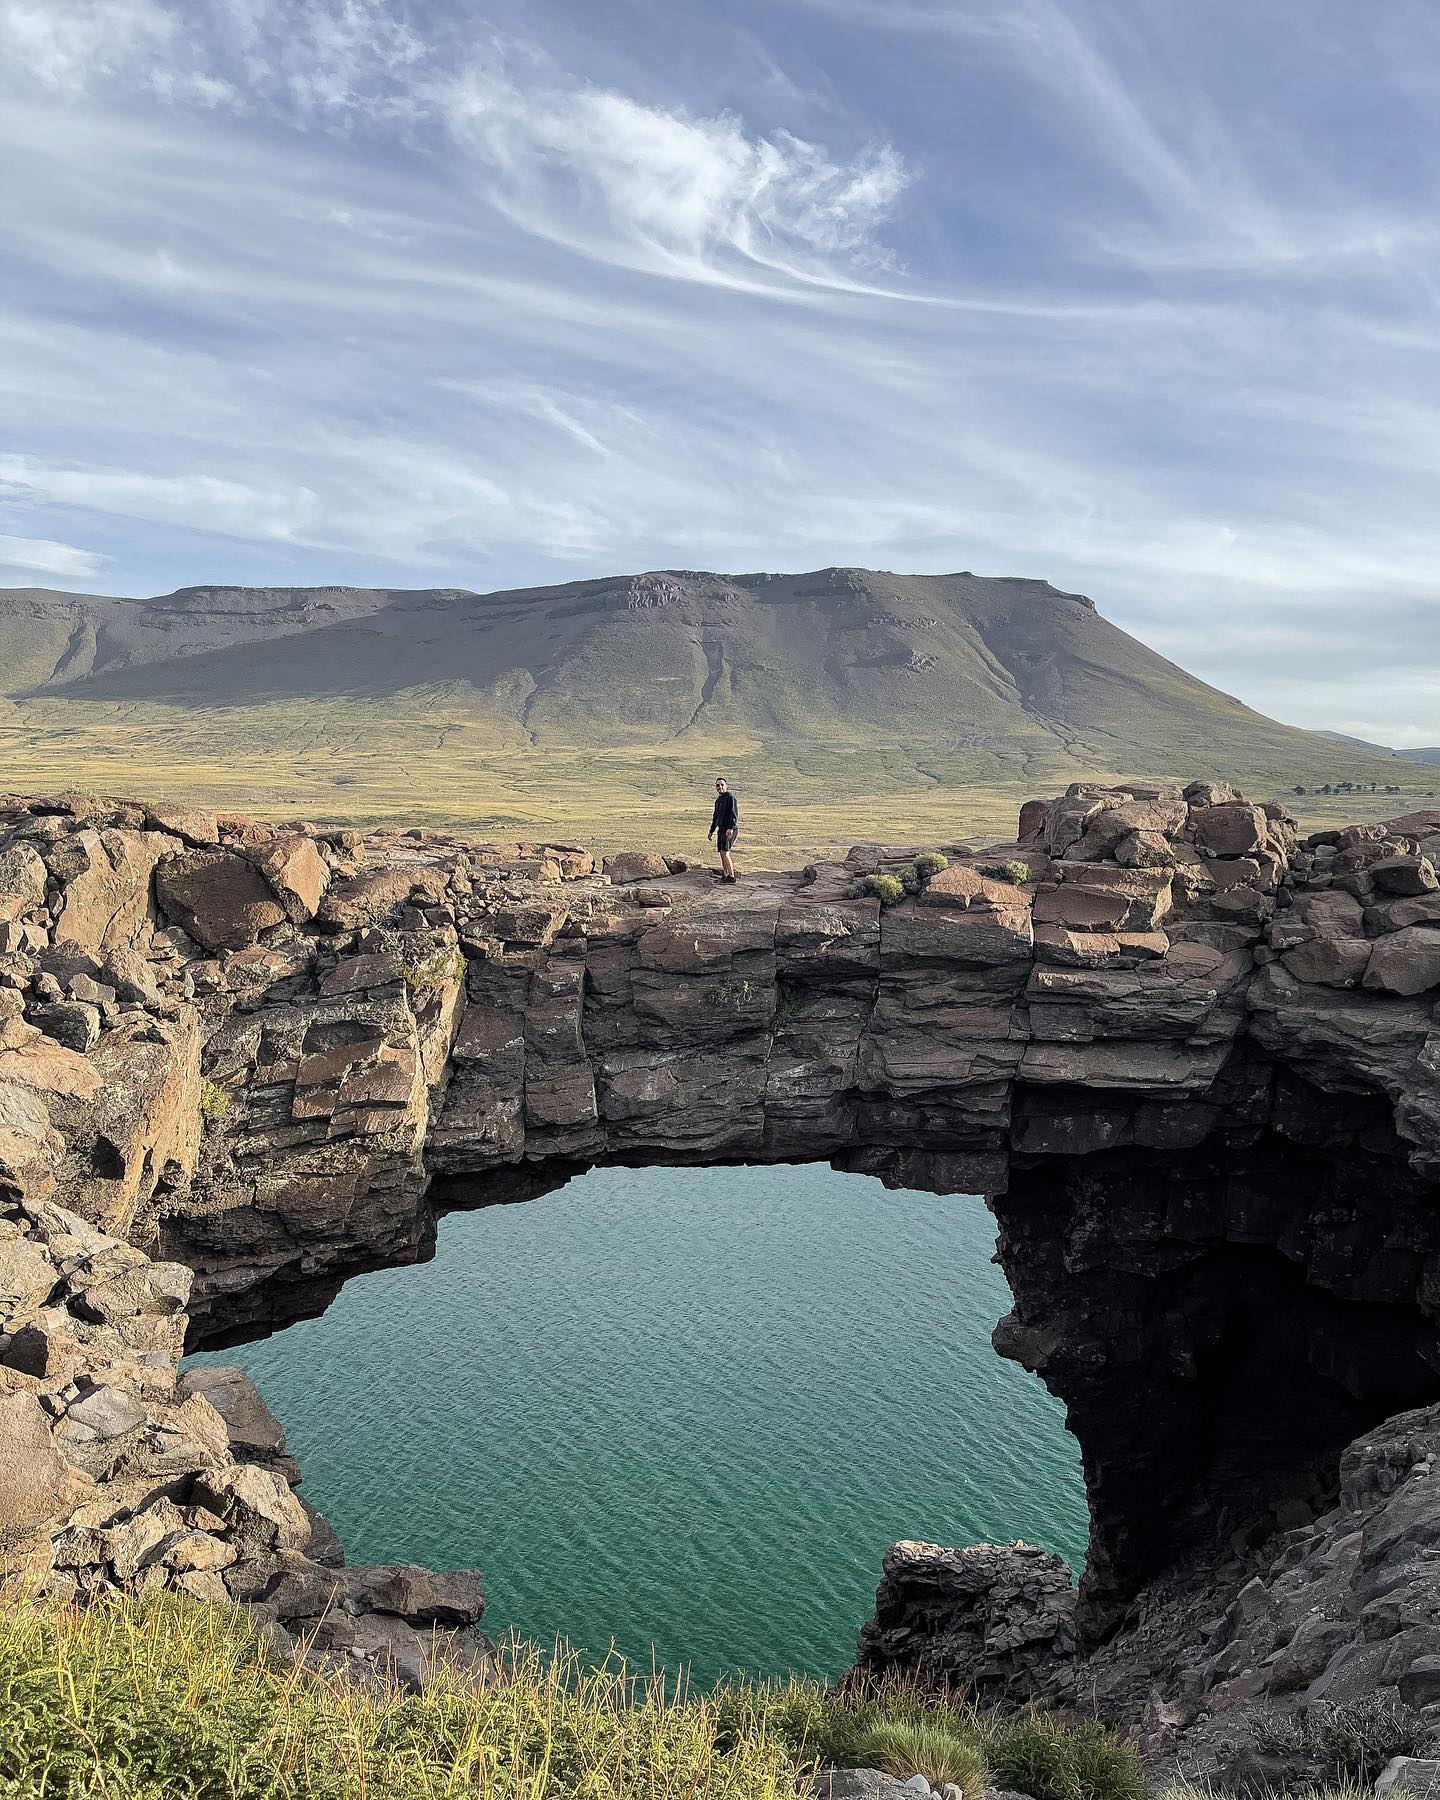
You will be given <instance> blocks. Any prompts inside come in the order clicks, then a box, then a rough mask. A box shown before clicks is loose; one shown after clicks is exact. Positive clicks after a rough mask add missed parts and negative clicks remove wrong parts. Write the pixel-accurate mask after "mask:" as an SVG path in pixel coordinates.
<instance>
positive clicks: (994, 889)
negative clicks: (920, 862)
mask: <svg viewBox="0 0 1440 1800" xmlns="http://www.w3.org/2000/svg"><path fill="white" fill-rule="evenodd" d="M915 903H916V905H917V906H959V907H971V906H978V907H982V908H1002V909H1007V910H1008V909H1010V908H1012V907H1015V906H1023V905H1024V903H1025V896H1024V894H1023V892H1022V891H1021V890H1020V889H1019V888H1017V887H1016V886H1015V885H1014V883H1013V882H1008V881H996V880H993V879H992V878H991V877H989V876H986V875H980V874H977V873H976V871H975V870H974V869H972V868H969V867H967V866H966V864H964V863H951V864H950V866H949V867H948V868H946V869H940V870H939V871H938V872H937V873H936V874H934V875H932V876H931V877H930V879H929V880H928V881H927V882H926V883H925V885H924V887H923V888H921V890H920V892H919V893H918V894H917V895H916V896H915Z"/></svg>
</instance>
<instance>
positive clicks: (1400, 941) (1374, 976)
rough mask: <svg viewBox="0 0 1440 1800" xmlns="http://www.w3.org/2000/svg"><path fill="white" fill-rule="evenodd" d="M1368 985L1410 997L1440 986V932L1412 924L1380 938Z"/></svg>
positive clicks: (1369, 966) (1368, 968)
mask: <svg viewBox="0 0 1440 1800" xmlns="http://www.w3.org/2000/svg"><path fill="white" fill-rule="evenodd" d="M1365 986H1366V987H1367V988H1379V989H1381V990H1382V991H1383V992H1385V993H1387V994H1407V995H1408V994H1423V993H1426V992H1427V991H1428V990H1429V989H1431V988H1435V987H1440V931H1431V930H1428V929H1427V928H1426V927H1425V926H1423V925H1408V926H1406V927H1405V929H1404V930H1403V931H1396V932H1392V933H1391V934H1390V936H1389V937H1383V938H1380V939H1378V940H1377V942H1376V943H1375V945H1374V946H1373V948H1372V949H1371V951H1370V958H1369V962H1368V964H1367V966H1366V970H1365Z"/></svg>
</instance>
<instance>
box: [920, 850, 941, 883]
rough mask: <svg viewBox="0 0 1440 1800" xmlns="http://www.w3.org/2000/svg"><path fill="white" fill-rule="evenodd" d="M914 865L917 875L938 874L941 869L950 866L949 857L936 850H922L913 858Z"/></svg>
mask: <svg viewBox="0 0 1440 1800" xmlns="http://www.w3.org/2000/svg"><path fill="white" fill-rule="evenodd" d="M914 866H915V872H916V873H917V874H918V875H922V876H926V877H928V876H931V875H938V874H939V873H940V871H941V870H942V869H948V868H949V867H950V858H949V857H948V856H943V855H942V854H941V853H940V851H938V850H922V851H921V852H920V854H919V855H918V856H917V857H916V858H915V864H914Z"/></svg>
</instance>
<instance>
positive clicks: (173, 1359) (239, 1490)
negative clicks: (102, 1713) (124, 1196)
mask: <svg viewBox="0 0 1440 1800" xmlns="http://www.w3.org/2000/svg"><path fill="white" fill-rule="evenodd" d="M190 1283H191V1275H190V1271H189V1270H188V1269H185V1268H181V1267H179V1266H178V1265H176V1264H174V1263H162V1262H153V1261H152V1260H151V1259H150V1258H149V1257H147V1256H145V1255H143V1254H142V1253H141V1252H140V1251H138V1250H135V1249H134V1248H132V1247H131V1246H130V1245H129V1244H127V1243H124V1242H123V1241H121V1240H119V1239H117V1238H114V1237H111V1236H109V1235H108V1234H107V1233H104V1232H101V1231H98V1230H96V1229H95V1227H94V1226H92V1225H90V1224H89V1223H87V1221H86V1220H84V1219H82V1218H81V1217H79V1215H78V1214H76V1213H73V1212H70V1211H67V1210H66V1209H65V1208H64V1207H61V1206H57V1205H55V1204H54V1203H53V1202H51V1201H46V1200H37V1199H31V1200H24V1201H15V1200H9V1201H0V1592H5V1591H7V1590H9V1589H14V1590H16V1591H20V1592H25V1593H38V1594H44V1595H49V1596H51V1597H54V1598H56V1599H59V1600H62V1601H75V1600H84V1599H87V1598H89V1597H91V1596H93V1595H96V1594H100V1593H107V1592H108V1593H115V1592H119V1593H134V1594H148V1593H153V1592H159V1591H167V1592H173V1593H180V1594H188V1595H190V1596H192V1597H193V1598H195V1599H198V1600H206V1601H213V1602H219V1603H225V1602H229V1601H232V1600H241V1601H245V1602H247V1603H248V1604H249V1605H250V1606H251V1608H252V1610H253V1611H254V1612H255V1614H256V1616H257V1617H258V1618H259V1619H260V1620H262V1621H263V1622H264V1624H265V1625H266V1627H267V1629H268V1631H269V1633H270V1636H271V1639H272V1641H273V1642H274V1643H275V1644H276V1646H277V1647H283V1648H285V1649H287V1650H289V1651H290V1652H291V1653H293V1654H300V1655H303V1656H305V1658H306V1660H308V1661H309V1662H311V1663H312V1664H315V1665H317V1666H321V1667H325V1666H331V1665H333V1664H335V1663H336V1662H337V1661H338V1662H339V1664H340V1665H341V1666H342V1667H345V1668H346V1669H349V1670H355V1671H361V1670H365V1671H369V1672H371V1673H372V1674H374V1675H375V1676H377V1677H378V1676H382V1675H383V1676H390V1677H398V1678H399V1679H401V1680H402V1681H405V1682H407V1683H409V1684H411V1685H418V1684H419V1683H420V1682H422V1681H423V1679H424V1675H425V1671H426V1669H427V1667H428V1665H429V1662H430V1660H431V1658H432V1657H433V1656H434V1655H435V1654H436V1652H437V1650H440V1649H443V1651H444V1652H445V1654H446V1655H447V1657H448V1658H451V1659H454V1658H456V1657H459V1658H460V1659H461V1660H462V1661H463V1660H464V1659H466V1658H467V1657H468V1658H469V1659H470V1660H471V1661H472V1662H475V1663H477V1664H483V1662H484V1661H485V1659H486V1657H487V1656H488V1653H489V1652H488V1646H487V1645H486V1643H485V1642H484V1640H482V1639H479V1638H477V1637H475V1636H474V1634H473V1633H471V1632H468V1631H464V1630H462V1629H461V1628H463V1627H468V1626H472V1625H473V1624H474V1623H475V1621H476V1620H477V1619H478V1618H479V1617H480V1615H481V1613H482V1612H483V1610H484V1605H485V1599H484V1593H483V1590H482V1588H481V1585H480V1580H479V1577H478V1575H476V1574H475V1573H474V1571H472V1570H465V1569H461V1570H455V1571H452V1572H451V1573H449V1574H443V1575H437V1574H432V1573H430V1572H429V1571H428V1570H423V1569H404V1568H346V1567H345V1566H344V1556H343V1553H342V1552H341V1550H340V1546H339V1544H338V1542H337V1540H336V1538H335V1535H334V1533H333V1532H332V1531H331V1530H330V1528H329V1527H328V1526H327V1525H326V1523H325V1521H324V1520H323V1519H322V1518H320V1517H319V1515H318V1514H316V1513H315V1512H314V1511H313V1510H312V1509H310V1508H309V1507H307V1506H306V1505H305V1504H304V1502H302V1501H301V1500H300V1499H299V1498H298V1496H297V1495H296V1494H295V1493H294V1492H293V1491H292V1489H293V1488H294V1487H295V1486H296V1485H297V1484H298V1482H299V1480H300V1471H299V1469H298V1467H297V1466H296V1464H295V1462H294V1459H293V1458H291V1457H290V1456H289V1455H288V1454H287V1452H286V1449H285V1433H284V1430H283V1429H282V1427H281V1426H280V1424H279V1422H278V1421H277V1420H276V1419H275V1418H274V1417H273V1415H272V1414H271V1413H270V1411H269V1409H268V1408H267V1407H266V1406H265V1403H264V1402H263V1400H261V1398H260V1396H259V1394H258V1393H257V1392H256V1390H255V1388H254V1386H253V1384H252V1383H251V1382H250V1380H249V1379H248V1377H246V1376H245V1375H244V1374H242V1373H241V1371H240V1370H238V1369H220V1368H213V1367H204V1368H199V1369H195V1370H192V1371H191V1372H189V1373H188V1374H186V1375H185V1376H184V1377H179V1376H178V1365H179V1360H180V1355H181V1350H182V1348H183V1342H184V1336H185V1327H186V1323H187V1319H186V1314H185V1302H186V1300H187V1298H188V1296H189V1292H190Z"/></svg>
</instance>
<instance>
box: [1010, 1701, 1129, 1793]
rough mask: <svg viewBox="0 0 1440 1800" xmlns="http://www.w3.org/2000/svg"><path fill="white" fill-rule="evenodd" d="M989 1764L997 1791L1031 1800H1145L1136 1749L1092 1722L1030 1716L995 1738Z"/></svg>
mask: <svg viewBox="0 0 1440 1800" xmlns="http://www.w3.org/2000/svg"><path fill="white" fill-rule="evenodd" d="M987 1760H988V1762H989V1765H990V1770H991V1773H992V1775H993V1776H994V1778H995V1781H994V1785H995V1786H996V1787H1006V1788H1017V1789H1018V1790H1019V1791H1020V1792H1021V1793H1024V1794H1030V1795H1032V1796H1033V1800H1145V1777H1144V1774H1143V1772H1142V1770H1141V1766H1140V1757H1139V1754H1138V1753H1137V1751H1136V1750H1135V1747H1134V1746H1133V1745H1132V1744H1128V1743H1125V1742H1124V1741H1123V1740H1121V1739H1120V1738H1118V1737H1116V1735H1115V1734H1114V1732H1112V1731H1107V1730H1106V1729H1105V1728H1104V1726H1102V1725H1099V1724H1095V1723H1093V1722H1085V1723H1082V1724H1079V1725H1073V1726H1067V1725H1065V1724H1062V1723H1061V1722H1060V1721H1059V1720H1057V1719H1055V1718H1053V1717H1052V1716H1050V1715H1049V1714H1048V1713H1031V1714H1030V1715H1029V1716H1028V1717H1026V1718H1024V1719H1020V1720H1017V1721H1015V1722H1013V1723H1011V1724H1010V1725H1009V1726H1008V1727H1007V1728H1006V1729H1004V1730H1003V1731H1001V1732H1000V1733H998V1734H997V1735H996V1737H995V1739H994V1741H993V1742H992V1743H991V1745H990V1747H989V1751H988V1755H987Z"/></svg>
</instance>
